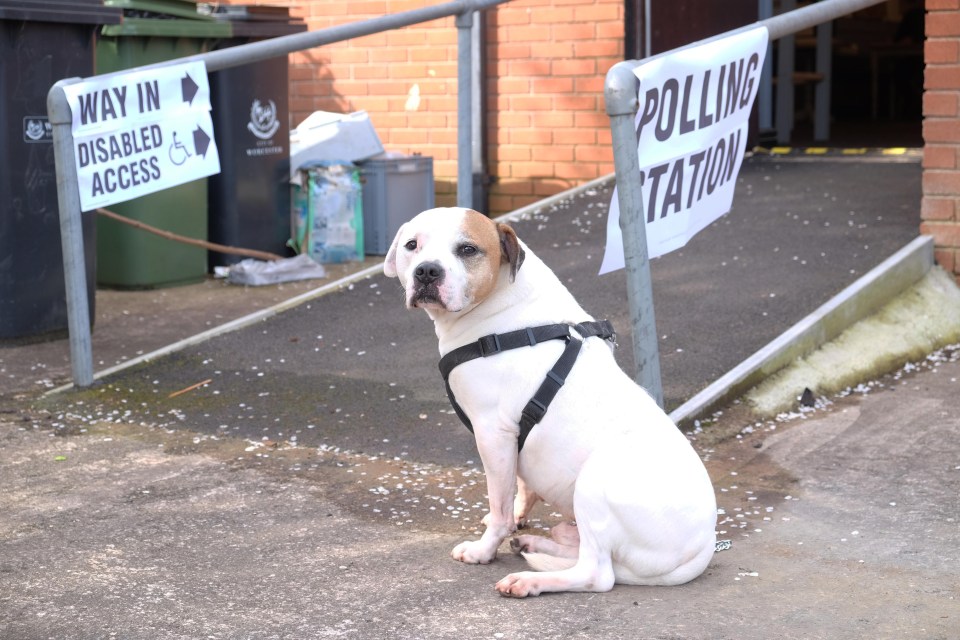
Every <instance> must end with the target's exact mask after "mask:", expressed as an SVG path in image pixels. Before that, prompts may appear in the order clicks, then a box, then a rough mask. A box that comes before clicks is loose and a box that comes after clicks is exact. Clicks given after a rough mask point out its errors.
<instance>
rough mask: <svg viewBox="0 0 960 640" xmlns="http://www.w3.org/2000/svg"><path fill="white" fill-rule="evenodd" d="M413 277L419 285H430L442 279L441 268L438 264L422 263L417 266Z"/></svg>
mask: <svg viewBox="0 0 960 640" xmlns="http://www.w3.org/2000/svg"><path fill="white" fill-rule="evenodd" d="M413 277H414V278H416V280H417V282H419V283H420V284H431V283H433V282H436V281H437V280H439V279H440V278H442V277H443V267H442V266H441V265H440V263H439V262H424V263H422V264H419V265H417V268H416V269H415V270H414V271H413Z"/></svg>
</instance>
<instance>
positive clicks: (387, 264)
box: [383, 224, 407, 278]
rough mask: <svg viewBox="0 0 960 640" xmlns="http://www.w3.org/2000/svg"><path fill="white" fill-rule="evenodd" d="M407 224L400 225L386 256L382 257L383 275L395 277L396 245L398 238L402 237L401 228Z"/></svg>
mask: <svg viewBox="0 0 960 640" xmlns="http://www.w3.org/2000/svg"><path fill="white" fill-rule="evenodd" d="M405 226H407V225H405V224H404V225H400V228H399V229H398V230H397V235H396V237H394V239H393V244H392V245H390V249H389V250H388V251H387V257H386V258H384V259H383V275H385V276H387V277H388V278H396V277H397V247H398V246H399V245H400V238H401V237H403V228H404V227H405Z"/></svg>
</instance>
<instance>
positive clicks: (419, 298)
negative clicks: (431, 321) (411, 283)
mask: <svg viewBox="0 0 960 640" xmlns="http://www.w3.org/2000/svg"><path fill="white" fill-rule="evenodd" d="M408 306H409V307H411V308H421V309H446V305H445V304H444V303H443V300H442V299H441V297H440V291H439V290H438V289H437V287H435V286H426V287H417V289H415V290H414V292H413V295H411V296H410V301H409V303H408Z"/></svg>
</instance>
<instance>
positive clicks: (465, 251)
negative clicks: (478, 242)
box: [457, 244, 480, 258]
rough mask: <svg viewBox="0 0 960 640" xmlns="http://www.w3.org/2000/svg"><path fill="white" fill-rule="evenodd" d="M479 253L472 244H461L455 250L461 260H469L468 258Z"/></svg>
mask: <svg viewBox="0 0 960 640" xmlns="http://www.w3.org/2000/svg"><path fill="white" fill-rule="evenodd" d="M479 252H480V249H477V248H476V247H475V246H473V245H472V244H462V245H460V246H459V247H458V248H457V253H458V254H459V255H460V257H462V258H469V257H470V256H475V255H477V253H479Z"/></svg>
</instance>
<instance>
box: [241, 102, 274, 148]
mask: <svg viewBox="0 0 960 640" xmlns="http://www.w3.org/2000/svg"><path fill="white" fill-rule="evenodd" d="M267 103H268V104H266V105H264V104H263V103H262V102H260V101H259V100H254V101H253V103H252V104H251V105H250V122H248V123H247V129H249V130H250V133H252V134H253V135H255V136H257V137H258V138H260V139H261V140H269V139H270V138H272V137H273V134H275V133H276V132H277V129H279V128H280V121H279V120H277V104H276V103H275V102H274V101H273V100H267Z"/></svg>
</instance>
